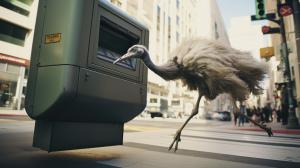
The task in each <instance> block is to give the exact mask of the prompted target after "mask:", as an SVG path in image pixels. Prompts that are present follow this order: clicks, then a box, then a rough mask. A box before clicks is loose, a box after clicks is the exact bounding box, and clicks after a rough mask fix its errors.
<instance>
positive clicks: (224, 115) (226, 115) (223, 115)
mask: <svg viewBox="0 0 300 168" xmlns="http://www.w3.org/2000/svg"><path fill="white" fill-rule="evenodd" d="M212 118H213V119H215V120H219V121H231V113H230V112H228V111H218V112H215V113H213V115H212Z"/></svg>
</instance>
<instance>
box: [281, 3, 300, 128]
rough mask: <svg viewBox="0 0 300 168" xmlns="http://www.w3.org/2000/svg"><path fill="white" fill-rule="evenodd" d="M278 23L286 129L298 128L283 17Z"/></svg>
mask: <svg viewBox="0 0 300 168" xmlns="http://www.w3.org/2000/svg"><path fill="white" fill-rule="evenodd" d="M277 3H278V4H280V3H281V2H280V0H277ZM279 21H280V34H281V45H282V49H283V52H282V53H283V59H284V63H285V72H284V76H285V77H286V79H287V92H288V97H289V116H288V125H287V128H291V129H293V128H298V127H299V123H298V119H297V117H296V112H295V104H294V103H295V101H294V95H293V84H292V79H291V72H290V62H289V51H288V46H287V42H286V35H285V27H284V19H283V16H279Z"/></svg>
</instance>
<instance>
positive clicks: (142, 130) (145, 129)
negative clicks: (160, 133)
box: [124, 125, 160, 132]
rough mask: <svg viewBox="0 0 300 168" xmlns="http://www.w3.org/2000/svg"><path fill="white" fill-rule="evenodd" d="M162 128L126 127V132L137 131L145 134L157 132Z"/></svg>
mask: <svg viewBox="0 0 300 168" xmlns="http://www.w3.org/2000/svg"><path fill="white" fill-rule="evenodd" d="M159 129H160V128H157V127H149V126H147V127H145V126H136V125H125V126H124V130H125V131H137V132H144V131H157V130H159Z"/></svg>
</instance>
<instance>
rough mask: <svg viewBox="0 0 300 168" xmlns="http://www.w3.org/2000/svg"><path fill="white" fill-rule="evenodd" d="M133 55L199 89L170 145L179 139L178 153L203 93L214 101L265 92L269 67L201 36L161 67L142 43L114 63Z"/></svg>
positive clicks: (165, 75) (167, 76) (163, 74)
mask: <svg viewBox="0 0 300 168" xmlns="http://www.w3.org/2000/svg"><path fill="white" fill-rule="evenodd" d="M131 58H138V59H142V61H143V62H144V64H145V65H146V66H147V67H148V68H149V69H150V70H151V71H153V72H154V73H156V74H157V75H159V76H160V77H162V78H163V79H165V80H175V79H181V80H182V81H183V83H184V84H185V85H187V87H188V89H190V90H197V91H198V99H197V102H196V104H195V106H194V108H193V111H192V113H191V115H190V116H189V117H188V119H187V120H186V121H185V122H184V124H183V125H182V126H181V127H180V128H179V129H178V130H177V132H176V134H175V136H174V140H173V142H172V143H171V145H170V147H169V150H171V149H172V148H173V145H174V143H175V142H176V144H175V147H174V151H175V152H176V150H177V149H178V142H180V141H181V139H180V136H181V132H182V130H183V129H184V127H185V126H186V124H187V123H188V122H189V121H190V120H191V118H192V117H193V116H195V115H196V114H197V113H198V109H199V103H200V100H201V97H202V96H204V97H205V98H206V99H208V100H213V99H215V98H216V97H217V96H218V95H219V94H221V93H228V94H230V95H231V97H232V98H233V100H236V101H243V100H246V98H247V97H248V95H249V94H250V92H252V93H253V94H254V95H258V94H260V93H261V90H262V89H261V88H260V87H259V82H260V81H261V80H262V79H263V78H264V75H265V73H266V66H265V65H264V64H263V63H261V62H258V61H256V60H255V59H254V58H253V57H252V56H251V55H250V53H247V52H241V51H238V50H236V49H233V48H230V47H226V46H224V45H222V44H220V43H218V42H217V41H210V40H206V39H201V38H196V39H190V40H187V41H185V42H183V43H182V44H181V45H180V46H179V47H177V48H176V49H175V51H174V52H173V53H172V54H171V57H170V58H172V59H170V60H169V61H168V62H167V63H165V64H163V65H160V66H157V65H155V64H154V63H153V62H152V61H151V59H150V55H149V52H148V50H147V49H146V47H144V46H142V45H133V46H132V47H130V48H129V49H128V51H127V53H126V54H124V55H123V56H121V57H120V58H118V59H117V60H115V61H114V64H116V63H117V62H119V61H122V60H126V59H131ZM234 104H235V103H234ZM245 117H247V116H246V115H245ZM248 119H249V120H250V121H251V122H253V123H254V124H255V125H257V126H259V127H260V128H262V129H264V130H265V131H266V132H267V133H268V135H269V136H271V135H272V131H271V128H268V127H267V126H266V125H261V124H259V123H256V122H255V121H253V120H251V119H250V118H248Z"/></svg>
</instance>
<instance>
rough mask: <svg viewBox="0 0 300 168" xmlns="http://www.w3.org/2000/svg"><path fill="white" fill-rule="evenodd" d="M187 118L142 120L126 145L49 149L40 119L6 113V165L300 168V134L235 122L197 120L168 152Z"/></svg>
mask: <svg viewBox="0 0 300 168" xmlns="http://www.w3.org/2000/svg"><path fill="white" fill-rule="evenodd" d="M182 122H183V120H174V119H166V120H163V119H154V120H153V119H138V120H133V121H131V122H129V123H127V124H126V125H125V133H124V145H122V146H110V147H102V148H90V149H81V150H69V151H61V152H52V153H48V152H45V151H42V150H40V149H37V148H33V147H32V146H31V144H32V137H33V128H34V121H31V120H30V119H29V118H27V117H24V116H17V117H16V116H0V167H1V168H10V167H22V168H27V167H32V168H35V167H36V168H40V167H43V168H44V167H45V168H47V167H51V168H53V167H56V168H60V167H72V168H73V167H75V168H76V167H84V168H86V167H97V168H99V167H100V168H102V167H103V168H115V167H118V168H119V167H126V168H127V167H128V168H154V167H158V168H167V167H168V168H169V167H172V168H177V167H178V168H179V167H185V168H193V167H218V168H219V167H228V168H229V167H230V168H232V167H249V168H250V167H251V168H252V167H255V168H259V167H285V168H286V167H295V168H296V167H300V136H299V135H287V134H280V135H276V136H275V137H272V138H269V137H267V136H266V135H265V134H264V133H263V132H253V131H252V132H251V131H240V130H233V129H231V123H228V122H215V121H203V120H192V122H191V123H190V124H188V126H187V128H186V129H185V130H184V132H183V134H182V141H181V142H180V143H179V150H178V151H177V152H176V153H174V152H170V151H168V150H167V148H168V146H169V144H170V143H171V141H172V137H173V135H174V133H175V132H176V129H177V128H179V126H180V125H181V124H182Z"/></svg>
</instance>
